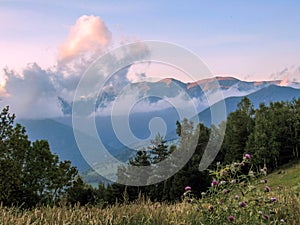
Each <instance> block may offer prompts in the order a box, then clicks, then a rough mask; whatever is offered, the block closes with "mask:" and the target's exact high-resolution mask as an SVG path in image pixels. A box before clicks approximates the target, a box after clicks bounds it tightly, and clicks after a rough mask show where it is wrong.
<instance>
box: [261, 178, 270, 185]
mask: <svg viewBox="0 0 300 225" xmlns="http://www.w3.org/2000/svg"><path fill="white" fill-rule="evenodd" d="M267 182H268V180H267V179H263V180H261V181H260V183H262V184H265V183H267Z"/></svg>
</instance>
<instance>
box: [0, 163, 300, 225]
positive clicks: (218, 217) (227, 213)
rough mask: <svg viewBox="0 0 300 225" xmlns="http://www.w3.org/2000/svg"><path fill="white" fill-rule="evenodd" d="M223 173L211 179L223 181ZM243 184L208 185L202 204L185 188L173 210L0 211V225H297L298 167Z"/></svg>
mask: <svg viewBox="0 0 300 225" xmlns="http://www.w3.org/2000/svg"><path fill="white" fill-rule="evenodd" d="M226 168H227V169H228V167H225V168H224V167H223V168H222V169H220V170H219V172H220V173H219V172H216V171H215V174H214V175H216V176H218V174H219V175H220V174H222V173H223V175H224V171H225V170H226ZM226 173H230V169H228V170H227V172H226ZM226 176H227V175H226ZM249 176H251V175H249ZM244 178H245V177H241V180H242V181H241V182H240V181H238V180H232V181H231V182H228V184H227V186H226V181H225V180H226V179H229V180H230V179H232V178H231V177H229V176H227V178H226V179H223V181H221V182H220V183H219V184H218V185H216V186H215V187H214V185H213V183H212V187H211V189H210V190H209V191H208V192H207V193H203V198H201V199H194V198H193V197H192V187H191V190H190V189H189V188H186V191H184V190H183V193H184V194H183V200H182V201H181V202H178V203H175V204H166V203H155V202H151V201H149V200H147V199H144V198H140V199H139V200H138V201H136V202H134V203H127V204H118V203H116V204H115V205H112V206H108V207H105V208H103V207H101V206H99V207H95V206H93V207H92V206H91V207H89V206H85V207H82V206H79V205H77V206H74V207H69V206H64V205H61V206H54V207H49V206H47V207H38V208H34V209H31V210H22V209H20V208H16V207H15V208H14V207H10V208H7V207H3V206H0V224H5V225H11V224H16V225H17V224H18V225H21V224H22V225H23V224H24V225H25V224H43V225H44V224H45V225H46V224H53V225H54V224H55V225H56V224H57V225H67V224H70V225H71V224H91V225H92V224H93V225H96V224H107V225H108V224H137V225H138V224H149V225H150V224H176V225H178V224H295V225H296V224H297V225H298V224H300V216H299V215H300V196H299V191H300V188H299V184H300V163H293V164H290V165H288V166H285V167H282V168H280V169H278V170H276V171H275V172H273V173H272V174H269V175H267V176H266V177H264V178H263V179H260V178H259V179H250V181H249V183H247V184H245V182H244V181H245V179H244ZM221 179H222V178H220V179H219V180H221ZM233 181H234V182H233ZM241 184H243V187H242V188H241ZM222 185H224V187H222ZM266 185H267V186H266ZM267 187H268V188H267ZM224 190H225V191H224ZM206 195H207V196H206Z"/></svg>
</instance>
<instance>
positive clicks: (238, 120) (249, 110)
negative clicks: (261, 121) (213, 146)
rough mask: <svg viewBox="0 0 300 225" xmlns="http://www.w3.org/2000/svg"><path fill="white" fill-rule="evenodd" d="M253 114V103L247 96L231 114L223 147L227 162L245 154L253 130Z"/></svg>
mask: <svg viewBox="0 0 300 225" xmlns="http://www.w3.org/2000/svg"><path fill="white" fill-rule="evenodd" d="M253 116H254V109H253V105H252V103H251V102H250V100H249V98H247V97H244V98H243V99H242V101H241V102H240V103H239V104H238V109H237V110H236V111H235V112H232V113H230V114H229V116H228V118H227V125H226V133H225V137H224V142H223V147H222V148H223V150H222V151H223V152H225V158H224V160H225V161H226V162H228V163H230V162H231V161H234V160H237V159H240V158H241V157H242V156H243V154H244V151H245V147H246V142H247V140H248V137H249V135H250V134H251V132H252V130H253V125H254V120H253Z"/></svg>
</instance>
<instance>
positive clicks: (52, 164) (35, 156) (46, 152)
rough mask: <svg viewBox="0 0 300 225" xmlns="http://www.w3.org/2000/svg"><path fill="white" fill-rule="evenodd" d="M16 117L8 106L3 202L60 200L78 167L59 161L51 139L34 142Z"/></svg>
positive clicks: (1, 126) (0, 185)
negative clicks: (50, 142) (17, 121)
mask: <svg viewBox="0 0 300 225" xmlns="http://www.w3.org/2000/svg"><path fill="white" fill-rule="evenodd" d="M14 119H15V115H11V114H9V108H8V107H5V108H4V109H3V110H2V112H1V122H0V137H1V139H0V146H1V147H0V202H2V204H3V205H23V206H25V207H29V206H34V205H36V204H44V203H54V202H57V201H58V200H59V198H60V197H61V196H62V194H64V193H65V191H66V189H68V188H69V187H70V186H71V185H72V181H73V179H74V177H75V176H76V174H77V170H76V168H75V167H72V166H71V162H69V161H64V162H61V161H59V159H58V156H57V155H53V154H52V153H51V151H50V147H49V144H48V142H47V141H44V140H41V141H35V142H33V143H31V142H30V141H29V140H28V137H27V135H26V131H25V128H24V127H22V126H21V125H20V124H16V125H15V126H14Z"/></svg>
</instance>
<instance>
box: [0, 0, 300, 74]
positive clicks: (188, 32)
mask: <svg viewBox="0 0 300 225" xmlns="http://www.w3.org/2000/svg"><path fill="white" fill-rule="evenodd" d="M299 9H300V1H296V0H295V1H291V0H290V1H276V0H275V1H274V0H273V1H137V0H134V1H133V0H132V1H64V2H63V1H58V0H52V1H37V0H24V1H10V0H7V1H0V37H1V39H0V40H1V41H0V49H1V52H0V67H1V68H4V67H6V66H7V67H8V68H10V69H20V68H22V67H25V66H26V65H27V63H33V62H36V63H38V64H39V65H40V66H42V67H43V68H47V67H51V66H52V65H55V64H56V62H57V57H58V48H59V46H60V45H61V44H62V43H64V42H65V40H66V39H67V37H68V35H69V32H70V27H71V26H72V25H74V24H75V23H76V21H77V19H78V18H80V17H81V16H82V15H95V16H99V17H100V18H101V20H102V21H104V23H105V24H106V26H107V28H108V29H109V30H110V31H111V33H112V38H113V42H114V43H116V44H118V43H119V42H120V40H124V39H125V40H127V39H128V40H133V39H139V40H162V41H169V42H173V43H177V44H179V45H181V46H184V47H186V48H188V49H190V50H192V51H193V52H195V53H196V54H197V55H199V57H200V58H201V59H203V60H204V62H205V63H206V64H207V65H208V66H209V68H210V69H211V70H212V71H213V73H215V74H220V75H232V76H235V77H238V78H241V79H248V80H261V79H272V77H274V78H276V76H279V75H280V72H281V71H283V70H284V69H286V68H288V69H289V68H294V67H298V66H300V65H299V64H300V62H299V59H300V29H299V28H297V27H298V26H299V22H300V13H299ZM294 76H295V75H294Z"/></svg>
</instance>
